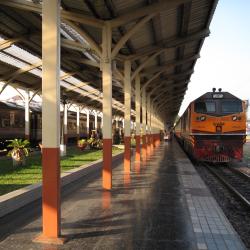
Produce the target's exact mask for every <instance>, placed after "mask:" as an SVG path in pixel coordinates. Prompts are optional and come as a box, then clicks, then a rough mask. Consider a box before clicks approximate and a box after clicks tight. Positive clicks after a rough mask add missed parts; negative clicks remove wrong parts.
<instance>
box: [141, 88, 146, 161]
mask: <svg viewBox="0 0 250 250" xmlns="http://www.w3.org/2000/svg"><path fill="white" fill-rule="evenodd" d="M142 156H143V160H146V157H147V145H146V90H145V89H143V90H142Z"/></svg>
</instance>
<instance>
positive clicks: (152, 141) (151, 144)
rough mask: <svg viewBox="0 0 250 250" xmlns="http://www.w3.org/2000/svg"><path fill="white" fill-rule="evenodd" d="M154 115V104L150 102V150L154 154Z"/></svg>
mask: <svg viewBox="0 0 250 250" xmlns="http://www.w3.org/2000/svg"><path fill="white" fill-rule="evenodd" d="M152 113H153V106H152V102H150V117H149V124H150V148H151V151H152V152H153V150H154V138H153V136H154V132H153V123H152V116H153V115H152Z"/></svg>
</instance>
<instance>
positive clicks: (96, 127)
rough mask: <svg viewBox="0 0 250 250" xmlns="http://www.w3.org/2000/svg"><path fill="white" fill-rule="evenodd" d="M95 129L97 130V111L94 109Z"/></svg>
mask: <svg viewBox="0 0 250 250" xmlns="http://www.w3.org/2000/svg"><path fill="white" fill-rule="evenodd" d="M95 131H96V132H97V112H96V111H95Z"/></svg>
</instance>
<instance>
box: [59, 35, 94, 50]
mask: <svg viewBox="0 0 250 250" xmlns="http://www.w3.org/2000/svg"><path fill="white" fill-rule="evenodd" d="M61 46H62V47H65V48H68V49H73V50H77V51H81V52H84V51H90V50H91V48H90V47H88V46H85V45H84V44H82V43H80V42H76V41H72V40H69V39H65V38H61Z"/></svg>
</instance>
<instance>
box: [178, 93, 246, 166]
mask: <svg viewBox="0 0 250 250" xmlns="http://www.w3.org/2000/svg"><path fill="white" fill-rule="evenodd" d="M246 108H247V105H246V103H245V102H244V101H242V100H240V99H239V98H237V97H235V96H234V95H232V94H230V93H228V92H222V91H221V89H219V90H218V91H216V90H215V89H213V92H207V93H206V94H204V95H202V96H200V97H199V98H198V99H196V100H194V101H193V102H191V103H190V104H189V106H188V108H187V109H186V111H185V112H184V114H183V115H182V116H181V118H180V119H179V120H178V122H177V123H176V125H175V135H176V137H177V138H178V140H179V141H180V143H181V144H182V145H183V147H184V149H185V151H187V152H188V153H189V154H190V155H191V156H192V157H193V158H194V159H196V160H198V161H209V162H229V161H232V160H241V159H242V156H243V144H244V143H245V139H246Z"/></svg>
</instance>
